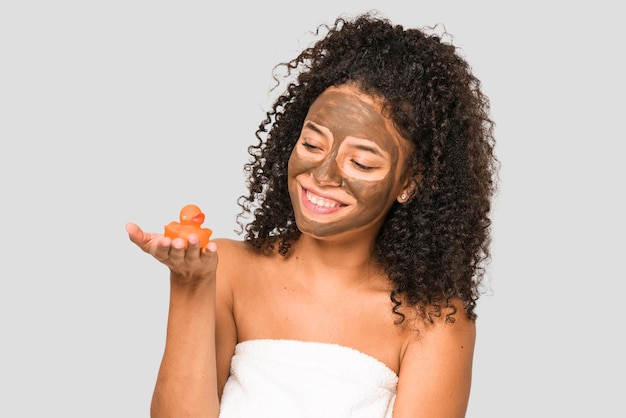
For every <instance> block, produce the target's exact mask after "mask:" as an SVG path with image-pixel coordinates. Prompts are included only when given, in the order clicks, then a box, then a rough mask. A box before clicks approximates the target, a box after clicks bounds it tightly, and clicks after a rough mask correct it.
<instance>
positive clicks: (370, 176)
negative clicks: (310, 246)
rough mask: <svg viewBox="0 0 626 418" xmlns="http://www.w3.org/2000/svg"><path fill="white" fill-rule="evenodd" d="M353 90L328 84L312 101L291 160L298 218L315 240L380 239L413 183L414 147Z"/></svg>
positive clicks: (302, 228) (292, 192) (376, 105)
mask: <svg viewBox="0 0 626 418" xmlns="http://www.w3.org/2000/svg"><path fill="white" fill-rule="evenodd" d="M381 109H382V106H381V101H380V100H379V99H377V98H374V97H372V96H369V95H366V94H364V93H362V92H360V91H359V90H358V89H356V88H355V87H351V86H346V85H343V86H339V87H330V88H328V89H327V90H326V91H324V92H323V93H322V94H321V95H320V96H319V97H318V98H317V100H315V102H313V104H312V105H311V108H310V109H309V112H308V114H307V116H306V119H305V121H304V124H303V127H302V131H301V133H300V137H299V138H298V142H297V143H296V146H295V147H294V149H293V152H292V154H291V157H290V159H289V170H288V176H289V193H290V195H291V201H292V204H293V207H294V212H295V218H296V223H297V225H298V228H299V229H300V231H302V233H304V234H310V235H313V236H315V237H318V238H324V237H331V236H340V235H348V234H350V235H353V234H355V233H358V234H363V233H364V234H368V235H371V237H375V236H376V234H377V233H378V230H379V229H380V226H381V225H382V223H383V221H384V218H385V215H386V214H387V212H388V210H389V208H390V207H391V205H392V204H393V202H394V201H395V200H396V199H397V198H398V197H399V195H400V194H401V193H402V191H403V190H406V187H407V184H408V181H409V179H408V175H407V174H406V173H405V171H406V170H405V166H406V160H407V158H408V156H409V151H410V149H411V147H410V144H409V142H408V141H406V140H405V139H404V138H402V137H401V136H400V134H399V133H398V131H397V130H396V129H395V128H394V127H393V125H392V123H391V121H390V120H389V119H388V118H386V117H384V116H383V115H382V113H381Z"/></svg>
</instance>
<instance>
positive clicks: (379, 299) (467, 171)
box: [127, 14, 496, 418]
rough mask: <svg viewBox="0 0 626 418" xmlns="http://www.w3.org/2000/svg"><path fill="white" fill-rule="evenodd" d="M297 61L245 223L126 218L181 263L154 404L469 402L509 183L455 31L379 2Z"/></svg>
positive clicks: (167, 413)
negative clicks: (495, 206) (483, 287)
mask: <svg viewBox="0 0 626 418" xmlns="http://www.w3.org/2000/svg"><path fill="white" fill-rule="evenodd" d="M285 67H286V68H287V69H288V70H289V71H288V72H289V73H290V74H289V75H291V73H294V72H295V75H296V76H295V77H294V78H292V79H291V80H292V81H291V82H290V83H289V85H288V86H287V87H286V89H285V92H284V93H283V94H282V95H281V96H280V97H278V99H277V100H276V101H275V103H274V105H273V106H272V108H271V110H270V111H269V112H268V113H267V118H266V120H264V121H263V122H262V123H261V125H260V126H259V129H258V131H257V138H258V139H259V142H258V143H257V144H256V145H254V146H252V147H250V149H249V152H250V154H251V156H252V159H251V161H250V162H249V163H248V164H246V166H245V170H246V172H247V174H248V187H249V194H248V195H247V196H242V197H241V198H240V205H241V207H242V214H241V215H242V218H241V219H243V218H244V217H245V216H246V215H252V216H251V221H250V222H249V223H248V224H247V225H245V226H244V231H245V238H244V239H243V240H242V241H235V240H228V239H215V240H213V241H211V242H210V243H209V244H208V245H207V246H205V247H204V248H200V246H199V244H198V239H197V237H194V236H192V237H191V238H190V239H189V245H188V246H187V247H185V243H184V241H183V240H181V239H174V240H171V239H169V238H165V237H163V235H161V234H157V233H147V232H144V231H142V230H141V229H140V228H139V227H138V226H137V225H135V224H128V225H127V231H128V234H129V237H130V239H131V241H132V242H134V243H135V244H136V245H137V246H139V248H141V249H142V250H143V251H145V252H147V253H149V254H151V255H153V256H154V257H155V258H156V259H157V260H159V261H160V262H162V263H163V264H165V265H166V266H167V267H169V269H170V271H171V274H170V295H171V298H170V307H169V319H168V327H167V338H166V346H165V352H164V356H163V360H162V364H161V367H160V370H159V375H158V378H157V383H156V387H155V390H154V397H153V402H152V407H151V412H152V416H153V417H205V416H206V417H217V416H220V417H222V418H229V417H247V418H250V417H290V418H295V417H317V418H319V417H325V418H328V417H368V418H370V417H390V416H392V415H393V416H394V417H428V418H432V417H462V416H464V415H465V411H466V408H467V404H468V399H469V393H470V385H471V375H472V360H473V350H474V344H475V338H476V327H475V320H476V314H475V312H474V310H475V306H476V302H477V300H478V298H479V296H480V283H481V279H482V276H483V269H484V264H485V262H486V261H487V260H488V258H489V247H488V245H489V237H490V220H489V210H490V201H491V198H492V195H493V193H494V189H495V166H496V159H495V157H494V155H493V146H494V141H493V123H492V121H491V120H490V117H489V104H488V99H487V98H486V97H485V96H484V95H483V94H482V92H481V90H480V82H479V80H478V79H476V78H475V76H474V75H473V74H472V72H471V69H470V67H469V65H468V63H467V62H466V61H465V60H464V59H463V58H461V57H460V56H459V55H458V54H457V53H456V50H455V47H454V46H452V45H450V44H446V43H444V42H443V41H442V40H441V39H440V38H439V37H438V36H436V35H433V34H427V33H426V32H425V31H422V30H418V29H404V28H403V27H402V26H399V25H394V24H392V23H391V22H389V21H388V20H386V19H384V18H380V17H377V16H374V15H370V14H364V15H361V16H358V17H356V18H354V19H352V20H347V19H342V18H340V19H337V21H335V23H334V25H333V26H331V27H328V28H327V31H326V34H325V36H323V37H322V38H321V39H320V40H318V41H317V42H316V43H315V44H313V45H312V46H311V47H309V48H307V49H305V50H304V51H303V52H302V53H300V55H299V56H298V57H296V58H295V59H294V60H293V61H291V62H289V63H286V64H285ZM218 259H219V261H218Z"/></svg>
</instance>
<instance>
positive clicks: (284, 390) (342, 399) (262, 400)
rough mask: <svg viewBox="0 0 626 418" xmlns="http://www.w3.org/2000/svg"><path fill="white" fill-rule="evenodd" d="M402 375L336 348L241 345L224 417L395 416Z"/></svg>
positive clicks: (265, 343)
mask: <svg viewBox="0 0 626 418" xmlns="http://www.w3.org/2000/svg"><path fill="white" fill-rule="evenodd" d="M397 383H398V376H397V375H396V374H395V373H394V372H393V371H392V370H391V369H390V368H389V367H387V366H386V365H385V364H384V363H382V362H381V361H379V360H377V359H375V358H373V357H371V356H369V355H367V354H364V353H362V352H360V351H357V350H355V349H352V348H349V347H344V346H340V345H336V344H327V343H315V342H303V341H293V340H251V341H245V342H242V343H239V344H237V346H236V348H235V354H234V356H233V358H232V362H231V374H230V377H229V378H228V381H227V382H226V386H225V387H224V393H223V395H222V400H221V403H220V411H221V412H220V418H283V417H284V418H335V417H336V418H357V417H362V418H385V417H391V412H392V409H393V404H394V401H395V397H396V386H397Z"/></svg>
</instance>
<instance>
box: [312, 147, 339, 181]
mask: <svg viewBox="0 0 626 418" xmlns="http://www.w3.org/2000/svg"><path fill="white" fill-rule="evenodd" d="M311 177H312V178H313V180H314V181H315V182H316V183H317V184H319V185H320V186H341V185H342V184H343V177H342V174H341V171H340V170H339V166H338V165H337V160H336V158H335V155H334V154H331V155H329V156H328V157H326V158H325V159H324V160H323V161H322V163H321V164H320V165H318V166H317V167H315V168H314V169H313V170H312V171H311Z"/></svg>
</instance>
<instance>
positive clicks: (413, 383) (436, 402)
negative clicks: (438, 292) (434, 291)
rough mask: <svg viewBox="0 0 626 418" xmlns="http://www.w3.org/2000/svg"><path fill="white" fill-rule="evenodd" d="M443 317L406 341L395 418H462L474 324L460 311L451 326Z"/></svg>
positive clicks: (472, 348)
mask: <svg viewBox="0 0 626 418" xmlns="http://www.w3.org/2000/svg"><path fill="white" fill-rule="evenodd" d="M444 315H445V312H444ZM444 315H442V317H440V318H435V323H434V324H428V325H427V326H425V327H420V333H419V335H417V336H416V335H413V336H411V337H409V339H410V340H409V341H408V342H407V344H406V347H405V350H404V353H403V357H402V362H401V365H400V373H399V381H398V393H397V397H396V403H395V405H394V411H393V416H394V417H396V418H405V417H406V418H408V417H411V418H418V417H425V418H438V417H441V418H444V417H445V418H461V417H464V416H465V412H466V410H467V404H468V401H469V394H470V386H471V380H472V362H473V356H474V345H475V341H476V324H475V322H474V321H471V320H469V319H467V317H466V316H465V314H464V312H463V311H462V310H459V311H458V312H457V314H455V315H454V317H455V319H456V321H455V322H454V323H445V322H444V319H443V317H444Z"/></svg>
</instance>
